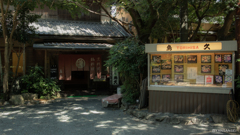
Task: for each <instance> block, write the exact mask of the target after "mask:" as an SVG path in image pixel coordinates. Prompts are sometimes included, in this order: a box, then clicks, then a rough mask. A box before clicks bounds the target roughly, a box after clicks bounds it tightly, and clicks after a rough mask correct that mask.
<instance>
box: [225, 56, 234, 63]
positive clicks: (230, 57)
mask: <svg viewBox="0 0 240 135" xmlns="http://www.w3.org/2000/svg"><path fill="white" fill-rule="evenodd" d="M224 62H225V63H232V55H231V54H226V55H224Z"/></svg>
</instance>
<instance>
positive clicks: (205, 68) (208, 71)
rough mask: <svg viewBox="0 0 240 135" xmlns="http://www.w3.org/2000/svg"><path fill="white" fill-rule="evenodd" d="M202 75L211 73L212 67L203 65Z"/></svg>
mask: <svg viewBox="0 0 240 135" xmlns="http://www.w3.org/2000/svg"><path fill="white" fill-rule="evenodd" d="M201 73H211V65H201Z"/></svg>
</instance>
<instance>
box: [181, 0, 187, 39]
mask: <svg viewBox="0 0 240 135" xmlns="http://www.w3.org/2000/svg"><path fill="white" fill-rule="evenodd" d="M180 6H181V9H180V18H181V24H180V29H181V32H180V34H181V35H180V39H181V42H188V1H187V0H181V2H180Z"/></svg>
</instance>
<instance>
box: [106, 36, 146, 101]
mask: <svg viewBox="0 0 240 135" xmlns="http://www.w3.org/2000/svg"><path fill="white" fill-rule="evenodd" d="M146 58H147V55H146V54H145V47H144V46H141V45H139V41H138V40H137V39H136V38H129V39H126V40H124V41H121V42H118V43H117V44H116V45H115V46H113V47H112V48H111V50H110V56H109V59H108V60H107V61H106V64H105V66H113V67H116V68H117V70H118V72H120V74H121V75H122V76H121V77H122V78H124V79H123V80H124V81H123V85H124V86H123V88H122V89H123V91H122V92H123V94H124V97H123V98H124V99H125V100H126V101H127V102H134V101H136V99H137V98H138V97H139V89H140V86H141V85H142V79H143V76H144V74H147V70H144V69H145V67H146V64H147V61H146V60H147V59H146Z"/></svg>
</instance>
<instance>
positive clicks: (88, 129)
mask: <svg viewBox="0 0 240 135" xmlns="http://www.w3.org/2000/svg"><path fill="white" fill-rule="evenodd" d="M101 98H103V97H101V96H99V97H95V98H72V99H62V100H57V101H56V102H54V103H51V104H45V105H28V106H2V107H0V135H55V134H56V135H159V134H161V135H174V134H177V135H186V134H188V135H189V134H190V135H195V134H231V135H234V134H237V133H219V132H217V133H214V132H212V129H223V127H221V125H220V126H218V125H184V124H179V125H170V124H166V123H159V122H155V123H150V122H148V121H146V120H139V119H137V118H135V117H132V116H130V115H127V114H125V113H124V112H123V111H122V110H119V109H118V108H116V107H108V108H102V106H101Z"/></svg>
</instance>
